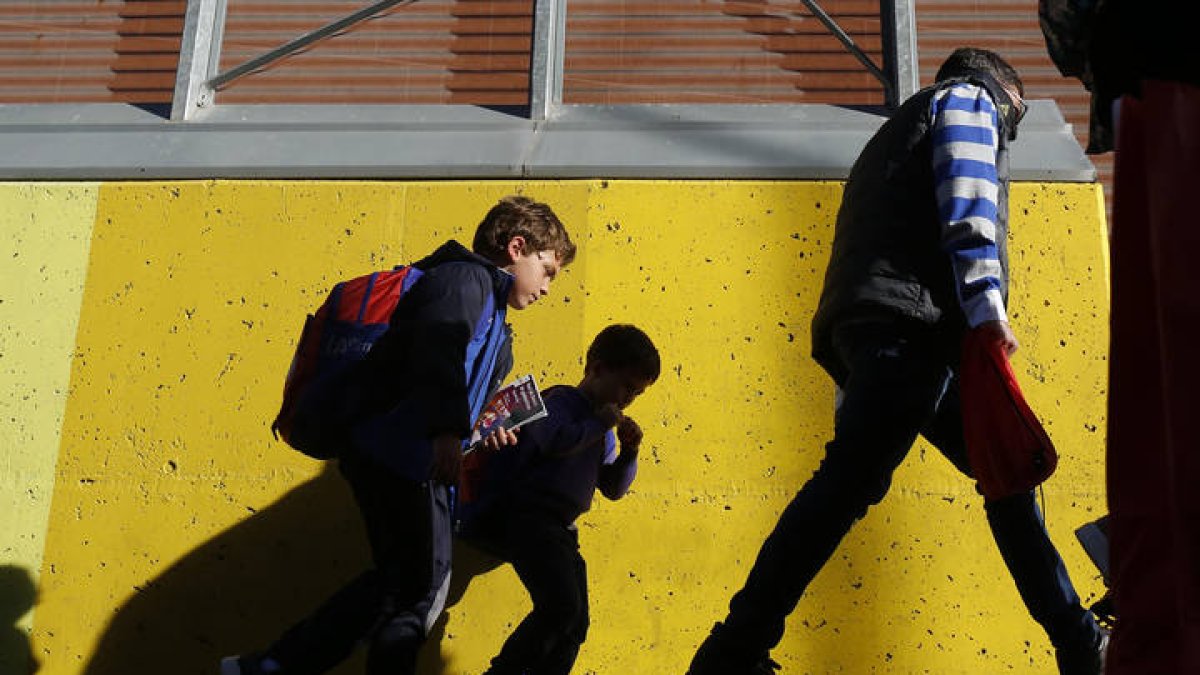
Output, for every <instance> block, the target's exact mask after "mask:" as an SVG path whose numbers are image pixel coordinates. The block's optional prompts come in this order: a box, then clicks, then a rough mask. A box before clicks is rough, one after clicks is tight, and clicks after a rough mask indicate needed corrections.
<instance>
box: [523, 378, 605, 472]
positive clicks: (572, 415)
mask: <svg viewBox="0 0 1200 675" xmlns="http://www.w3.org/2000/svg"><path fill="white" fill-rule="evenodd" d="M544 398H545V402H546V412H547V416H546V417H545V418H544V419H541V420H538V421H536V422H533V423H531V424H529V425H528V426H527V427H526V428H525V429H522V430H521V434H522V435H521V437H520V443H519V448H520V452H521V454H522V455H523V457H524V458H525V459H535V458H537V457H556V456H563V455H571V454H574V453H576V452H579V451H580V450H582V449H583V448H584V446H586V445H587V444H589V443H594V442H596V441H597V440H598V439H599V438H600V437H601V436H603V435H604V432H605V431H608V430H607V429H606V428H605V427H604V425H603V424H602V423H601V422H600V421H599V420H598V419H596V416H595V415H580V414H579V413H578V411H576V410H574V409H573V406H572V405H571V404H570V403H569V402H567V401H566V400H565V399H566V397H564V396H555V395H553V394H551V393H550V392H547V395H546V396H545V397H544Z"/></svg>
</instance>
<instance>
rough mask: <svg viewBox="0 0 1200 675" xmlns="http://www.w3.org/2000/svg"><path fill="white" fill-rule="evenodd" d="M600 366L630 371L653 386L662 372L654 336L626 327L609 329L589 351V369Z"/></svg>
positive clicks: (615, 325)
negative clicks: (652, 339)
mask: <svg viewBox="0 0 1200 675" xmlns="http://www.w3.org/2000/svg"><path fill="white" fill-rule="evenodd" d="M596 364H602V365H604V366H605V367H607V368H614V369H625V368H629V369H632V370H633V371H634V372H635V373H637V374H638V375H639V376H640V377H644V378H646V379H647V380H650V381H651V382H654V381H655V380H657V379H658V375H659V373H660V372H661V368H662V365H661V363H660V362H659V358H658V350H657V349H655V347H654V343H653V342H651V341H650V336H648V335H646V334H645V333H644V332H642V330H641V329H640V328H638V327H637V326H631V325H629V324H625V323H618V324H613V325H611V326H609V327H607V328H605V329H604V330H602V331H600V333H599V334H598V335H597V336H596V339H594V340H592V346H590V347H588V350H587V367H588V368H590V367H592V366H594V365H596Z"/></svg>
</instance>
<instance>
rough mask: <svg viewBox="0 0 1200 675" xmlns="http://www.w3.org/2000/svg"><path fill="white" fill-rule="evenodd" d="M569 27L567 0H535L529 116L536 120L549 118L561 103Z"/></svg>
mask: <svg viewBox="0 0 1200 675" xmlns="http://www.w3.org/2000/svg"><path fill="white" fill-rule="evenodd" d="M566 27H567V0H536V2H535V5H534V10H533V53H532V57H533V59H532V61H533V62H532V67H531V68H530V72H529V116H530V118H531V119H533V121H535V122H541V121H544V120H546V119H549V118H550V117H551V116H552V115H553V113H554V109H555V107H556V106H558V105H559V104H560V103H562V87H563V58H564V52H565V48H566Z"/></svg>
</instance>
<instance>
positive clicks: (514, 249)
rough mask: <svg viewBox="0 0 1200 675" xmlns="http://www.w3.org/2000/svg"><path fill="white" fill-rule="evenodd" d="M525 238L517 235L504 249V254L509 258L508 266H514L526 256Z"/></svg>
mask: <svg viewBox="0 0 1200 675" xmlns="http://www.w3.org/2000/svg"><path fill="white" fill-rule="evenodd" d="M525 246H526V244H525V237H522V236H520V235H517V236H515V237H513V238H512V239H509V240H508V246H505V247H504V252H505V254H506V255H507V256H508V264H510V265H511V264H513V263H515V262H516V261H517V259H519V258H520V257H521V256H522V255H524V254H525Z"/></svg>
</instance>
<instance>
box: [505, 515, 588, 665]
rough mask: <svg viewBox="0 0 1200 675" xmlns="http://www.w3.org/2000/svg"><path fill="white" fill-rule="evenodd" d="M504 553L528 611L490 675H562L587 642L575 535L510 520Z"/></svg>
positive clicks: (544, 523) (547, 523)
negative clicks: (529, 604) (521, 586)
mask: <svg viewBox="0 0 1200 675" xmlns="http://www.w3.org/2000/svg"><path fill="white" fill-rule="evenodd" d="M505 549H506V553H507V554H509V555H508V557H509V560H510V561H511V562H512V565H513V569H514V570H516V572H517V576H518V577H520V579H521V583H523V584H524V585H525V588H526V589H527V590H528V591H529V595H530V598H531V599H532V600H533V610H532V611H531V612H530V613H529V615H528V616H526V617H525V619H524V620H523V621H521V623H520V625H518V626H517V628H516V630H514V631H513V634H512V635H511V636H509V638H508V640H507V641H505V643H504V646H503V647H502V648H501V650H500V653H499V654H498V655H497V656H496V658H494V659H492V667H491V669H490V670H488V673H489V674H491V675H508V674H510V673H511V674H514V675H515V674H518V673H529V674H530V675H566V674H567V673H569V672H570V671H571V666H572V665H574V663H575V657H576V656H577V655H578V653H579V647H580V646H581V645H582V644H583V641H584V639H585V638H586V637H587V630H588V596H587V569H586V566H585V564H584V561H583V557H582V556H581V555H580V554H579V542H578V535H577V533H576V532H575V531H574V530H568V529H567V528H566V527H564V526H563V525H562V524H561V523H557V522H554V521H553V520H552V519H547V518H544V517H538V516H532V515H529V514H521V515H514V516H513V517H512V518H510V519H508V520H507V522H506V524H505Z"/></svg>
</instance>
